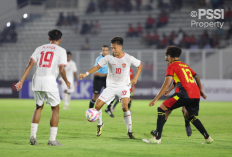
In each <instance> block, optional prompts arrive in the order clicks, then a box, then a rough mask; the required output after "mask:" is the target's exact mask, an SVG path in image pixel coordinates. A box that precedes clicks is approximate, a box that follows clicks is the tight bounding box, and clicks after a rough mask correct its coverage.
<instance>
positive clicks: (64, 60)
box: [58, 49, 67, 66]
mask: <svg viewBox="0 0 232 157" xmlns="http://www.w3.org/2000/svg"><path fill="white" fill-rule="evenodd" d="M58 65H59V66H60V65H65V66H66V65H67V54H66V51H65V50H64V49H62V50H61V55H60V58H59V61H58Z"/></svg>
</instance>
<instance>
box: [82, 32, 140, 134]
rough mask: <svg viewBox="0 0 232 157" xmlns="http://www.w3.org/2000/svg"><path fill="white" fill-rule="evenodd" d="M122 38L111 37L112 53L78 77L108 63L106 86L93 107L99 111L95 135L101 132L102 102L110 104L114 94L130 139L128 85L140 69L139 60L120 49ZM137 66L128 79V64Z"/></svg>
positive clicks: (132, 81) (130, 121)
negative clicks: (120, 107)
mask: <svg viewBox="0 0 232 157" xmlns="http://www.w3.org/2000/svg"><path fill="white" fill-rule="evenodd" d="M122 47H123V38H121V37H114V38H113V39H111V48H112V51H113V54H112V55H107V56H105V57H104V58H103V59H101V60H100V61H99V62H98V65H97V66H95V67H93V68H92V69H90V70H89V71H88V72H86V73H85V74H80V75H79V78H80V79H83V78H85V77H86V76H88V75H89V74H92V73H94V72H96V71H97V70H98V69H100V68H101V67H103V66H104V65H106V64H107V65H108V75H107V80H106V88H105V89H104V90H103V92H102V93H101V95H100V96H99V98H98V100H97V102H96V105H95V109H97V110H98V112H99V119H98V125H97V136H100V135H101V134H102V128H103V126H104V124H103V122H102V110H101V108H102V106H103V105H104V104H108V105H109V104H110V102H111V101H112V100H113V99H114V97H115V95H116V96H118V97H119V100H120V101H121V104H122V110H123V112H124V121H125V124H126V127H127V135H128V137H129V138H130V139H133V138H135V137H134V136H133V135H132V120H131V113H130V111H129V109H128V103H129V99H130V86H131V85H134V84H136V83H137V80H138V77H139V75H140V73H141V71H142V67H143V66H142V64H141V61H140V60H138V59H136V58H134V57H133V56H130V55H129V54H127V53H124V52H123V51H122ZM131 65H133V66H135V67H137V72H136V75H135V77H134V79H132V80H131V81H130V66H131Z"/></svg>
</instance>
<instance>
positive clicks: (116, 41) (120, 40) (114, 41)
mask: <svg viewBox="0 0 232 157" xmlns="http://www.w3.org/2000/svg"><path fill="white" fill-rule="evenodd" d="M111 44H118V45H123V38H122V37H113V39H111Z"/></svg>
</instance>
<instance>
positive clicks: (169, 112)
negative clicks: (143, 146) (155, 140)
mask: <svg viewBox="0 0 232 157" xmlns="http://www.w3.org/2000/svg"><path fill="white" fill-rule="evenodd" d="M171 112H172V110H167V111H166V112H165V121H164V124H165V123H166V121H167V120H168V116H169V115H170V114H171ZM151 134H152V135H153V136H156V134H157V130H155V131H154V130H151Z"/></svg>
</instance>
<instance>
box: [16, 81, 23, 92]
mask: <svg viewBox="0 0 232 157" xmlns="http://www.w3.org/2000/svg"><path fill="white" fill-rule="evenodd" d="M15 87H16V89H17V91H20V90H21V89H22V87H23V84H22V83H21V82H20V81H19V82H18V83H17V84H16V85H15Z"/></svg>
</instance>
